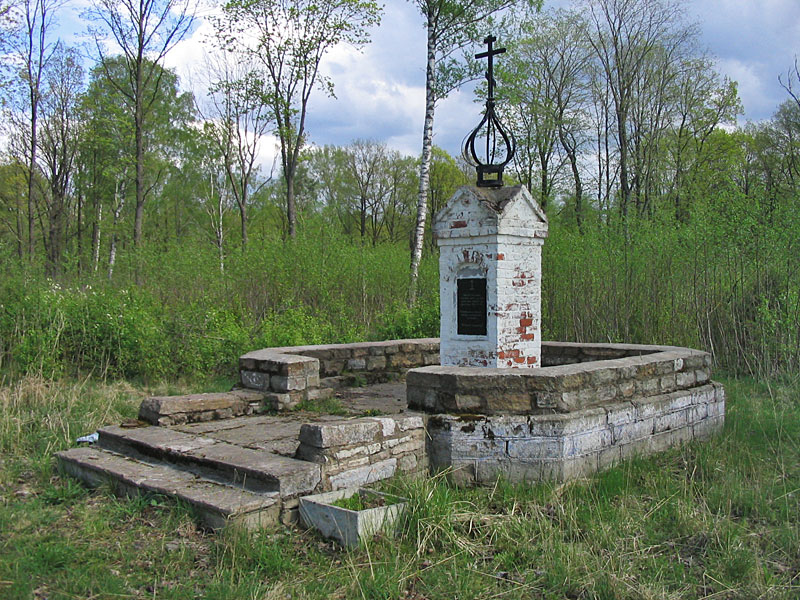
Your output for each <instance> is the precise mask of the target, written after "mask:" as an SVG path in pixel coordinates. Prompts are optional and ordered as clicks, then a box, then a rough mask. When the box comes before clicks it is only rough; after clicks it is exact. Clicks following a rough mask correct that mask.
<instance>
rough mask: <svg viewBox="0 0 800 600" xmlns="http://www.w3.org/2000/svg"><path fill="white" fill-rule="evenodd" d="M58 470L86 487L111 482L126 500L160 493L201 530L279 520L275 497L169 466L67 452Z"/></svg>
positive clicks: (112, 455)
mask: <svg viewBox="0 0 800 600" xmlns="http://www.w3.org/2000/svg"><path fill="white" fill-rule="evenodd" d="M56 457H57V459H58V463H59V467H60V469H61V470H62V471H63V472H65V473H66V474H68V475H71V476H73V477H76V478H77V479H80V480H81V481H83V482H84V483H86V484H87V485H89V486H90V487H97V486H99V485H102V484H104V483H110V484H111V485H113V486H114V488H115V491H116V492H117V493H119V494H124V495H126V496H135V495H137V494H140V493H155V494H163V495H165V496H169V497H171V498H177V499H179V500H181V501H183V502H186V503H188V504H189V505H191V506H192V507H193V509H194V511H195V514H196V515H197V517H198V518H199V519H200V521H202V522H203V524H205V525H206V526H208V527H210V528H212V529H219V528H221V527H223V526H226V525H229V524H238V525H242V526H244V527H247V528H257V527H263V526H266V525H272V524H275V523H277V522H278V519H279V517H280V509H281V502H280V495H279V494H278V493H277V492H272V493H254V492H252V491H249V490H244V489H240V488H235V487H230V486H227V485H223V484H220V483H217V482H214V481H209V480H207V479H202V478H200V477H198V476H197V475H194V474H193V473H190V472H188V471H184V470H181V469H176V468H174V467H171V466H168V465H164V464H158V463H154V462H146V461H141V460H135V459H132V458H128V457H125V456H121V455H119V454H116V453H113V452H109V451H107V450H102V449H99V448H96V447H88V448H87V447H84V448H72V449H71V450H67V451H65V452H59V453H57V454H56Z"/></svg>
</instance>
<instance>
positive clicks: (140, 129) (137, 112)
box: [133, 56, 145, 272]
mask: <svg viewBox="0 0 800 600" xmlns="http://www.w3.org/2000/svg"><path fill="white" fill-rule="evenodd" d="M143 61H144V58H143V57H142V56H139V57H137V63H136V67H135V68H136V82H135V87H134V90H133V93H134V117H133V118H134V129H135V135H136V211H135V216H134V221H133V247H134V249H138V248H139V245H140V244H141V241H142V223H143V221H144V201H145V197H144V196H145V194H144V106H143V98H142V94H143V93H144V90H143V89H142V86H143V85H144V82H143V81H142V68H143ZM137 272H138V269H137Z"/></svg>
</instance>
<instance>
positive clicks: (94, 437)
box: [75, 431, 100, 444]
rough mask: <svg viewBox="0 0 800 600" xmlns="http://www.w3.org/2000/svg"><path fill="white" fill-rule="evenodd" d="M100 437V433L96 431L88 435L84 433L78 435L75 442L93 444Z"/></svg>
mask: <svg viewBox="0 0 800 600" xmlns="http://www.w3.org/2000/svg"><path fill="white" fill-rule="evenodd" d="M99 438H100V434H99V433H97V432H96V431H95V432H94V433H90V434H89V435H84V436H83V437H79V438H78V439H77V440H75V441H76V442H78V443H79V444H94V443H95V442H96V441H97V440H98V439H99Z"/></svg>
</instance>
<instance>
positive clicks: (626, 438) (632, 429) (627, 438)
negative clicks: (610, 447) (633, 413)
mask: <svg viewBox="0 0 800 600" xmlns="http://www.w3.org/2000/svg"><path fill="white" fill-rule="evenodd" d="M611 431H612V435H613V440H614V443H615V444H629V443H631V442H633V441H635V440H641V439H646V438H647V437H648V436H650V435H652V434H653V420H652V419H645V420H643V421H635V422H633V423H626V424H625V425H615V426H613V427H612V428H611Z"/></svg>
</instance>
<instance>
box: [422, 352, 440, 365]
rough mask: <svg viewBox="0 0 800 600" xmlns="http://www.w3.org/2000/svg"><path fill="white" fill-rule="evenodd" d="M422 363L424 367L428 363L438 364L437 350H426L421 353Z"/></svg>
mask: <svg viewBox="0 0 800 600" xmlns="http://www.w3.org/2000/svg"><path fill="white" fill-rule="evenodd" d="M422 364H423V365H425V366H426V367H427V366H429V365H438V364H439V353H438V352H426V353H425V354H423V355H422Z"/></svg>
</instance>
